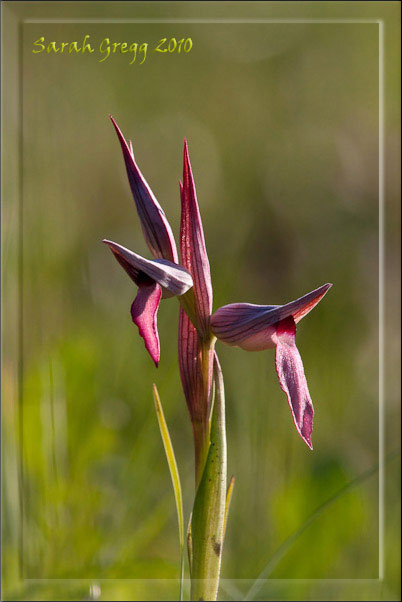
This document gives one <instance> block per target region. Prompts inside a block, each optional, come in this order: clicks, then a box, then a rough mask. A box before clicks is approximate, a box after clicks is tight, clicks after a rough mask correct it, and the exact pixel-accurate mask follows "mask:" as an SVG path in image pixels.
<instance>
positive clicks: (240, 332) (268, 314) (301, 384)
mask: <svg viewBox="0 0 402 602" xmlns="http://www.w3.org/2000/svg"><path fill="white" fill-rule="evenodd" d="M331 286H332V284H324V285H323V286H321V287H320V288H317V289H316V290H314V291H312V292H311V293H308V294H307V295H304V296H303V297H300V298H299V299H296V300H295V301H292V302H290V303H287V304H286V305H253V304H251V303H233V304H230V305H224V306H223V307H221V308H219V309H218V310H217V311H216V312H215V313H214V314H213V316H212V318H211V329H212V332H213V333H214V335H215V336H216V337H217V338H218V339H219V340H221V341H223V342H224V343H227V344H228V345H235V346H237V347H241V348H242V349H245V350H246V351H261V350H263V349H269V348H272V347H276V354H275V364H276V372H277V374H278V378H279V383H280V386H281V388H282V390H283V391H284V392H285V393H286V396H287V399H288V403H289V406H290V409H291V412H292V417H293V420H294V423H295V426H296V429H297V431H298V433H299V434H300V436H301V437H302V439H303V441H304V442H305V443H306V444H307V445H308V446H309V448H310V449H313V446H312V444H311V433H312V430H313V415H314V409H313V403H312V401H311V397H310V393H309V390H308V386H307V381H306V377H305V375H304V368H303V363H302V360H301V357H300V353H299V351H298V349H297V347H296V343H295V337H296V324H297V323H298V322H299V321H300V320H301V319H302V318H304V316H306V315H307V314H308V313H309V312H310V311H311V310H312V309H313V308H314V307H315V306H316V305H317V303H319V301H321V299H322V298H323V297H324V295H325V294H326V292H327V291H328V289H329V288H330V287H331Z"/></svg>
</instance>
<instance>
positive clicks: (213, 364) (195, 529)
mask: <svg viewBox="0 0 402 602" xmlns="http://www.w3.org/2000/svg"><path fill="white" fill-rule="evenodd" d="M111 120H112V123H113V125H114V127H115V130H116V133H117V136H118V139H119V142H120V145H121V148H122V151H123V157H124V161H125V165H126V170H127V175H128V179H129V183H130V188H131V192H132V194H133V198H134V202H135V206H136V208H137V212H138V215H139V218H140V222H141V227H142V231H143V234H144V237H145V241H146V243H147V245H148V247H149V249H150V251H151V253H152V255H153V257H154V259H152V260H150V259H145V258H144V257H141V256H140V255H137V254H136V253H133V252H132V251H130V250H129V249H127V248H125V247H123V246H121V245H119V244H117V243H115V242H112V241H111V240H106V239H105V240H104V241H103V242H104V243H105V244H107V245H108V246H109V248H110V250H111V251H112V253H113V255H114V256H115V258H116V259H117V261H118V262H119V263H120V265H121V266H122V267H123V268H124V270H125V271H126V272H127V274H128V275H129V277H130V278H131V279H132V280H133V281H134V283H135V284H136V285H137V286H138V292H137V296H136V297H135V299H134V301H133V303H132V305H131V316H132V319H133V322H134V323H135V324H136V325H137V327H138V330H139V334H140V336H141V337H142V338H143V339H144V342H145V347H146V349H147V350H148V352H149V354H150V356H151V358H152V359H153V361H154V362H155V365H156V366H158V363H159V359H160V343H159V336H158V329H157V311H158V307H159V303H160V300H161V298H163V297H171V296H177V297H178V299H179V301H180V306H181V307H180V315H179V339H178V354H179V369H180V378H181V382H182V387H183V392H184V396H185V399H186V403H187V407H188V410H189V413H190V418H191V423H192V428H193V435H194V449H195V484H196V493H195V498H194V505H193V510H192V514H191V518H190V522H189V529H188V534H187V538H188V551H189V568H190V575H191V599H192V600H216V598H217V592H218V585H219V575H220V568H221V556H222V546H223V542H224V538H225V528H226V520H227V512H228V507H229V503H230V496H231V493H232V491H233V478H232V480H231V484H230V485H229V488H228V491H227V493H226V476H227V457H226V427H225V394H224V384H223V376H222V370H221V367H220V364H219V360H218V356H217V354H216V352H215V349H214V346H215V342H216V340H217V339H219V340H221V341H223V342H224V343H227V344H228V345H235V346H238V347H241V348H243V349H245V350H247V351H260V350H264V349H268V348H270V347H275V348H276V371H277V374H278V378H279V383H280V386H281V388H282V390H283V391H284V392H285V393H286V396H287V399H288V403H289V406H290V409H291V412H292V417H293V420H294V423H295V425H296V429H297V431H298V432H299V434H300V436H301V437H302V439H303V440H304V442H305V443H306V444H307V445H308V446H309V447H310V448H311V449H312V444H311V433H312V428H313V413H314V410H313V404H312V401H311V397H310V393H309V390H308V386H307V381H306V377H305V374H304V368H303V363H302V360H301V357H300V354H299V351H298V350H297V348H296V343H295V337H296V324H297V323H298V322H299V321H300V320H301V319H302V318H303V317H304V316H306V315H307V313H309V312H310V311H311V310H312V309H313V307H315V306H316V305H317V303H318V302H319V301H320V300H321V299H322V298H323V296H324V295H325V294H326V292H327V291H328V289H329V288H330V287H331V286H332V285H331V284H325V285H323V286H321V287H320V288H318V289H316V290H314V291H312V292H310V293H308V294H307V295H304V296H303V297H300V298H299V299H297V300H295V301H292V302H291V303H287V304H286V305H253V304H249V303H235V304H231V305H225V306H223V307H221V308H220V309H218V310H217V311H216V312H215V313H214V314H212V296H213V295H212V283H211V273H210V266H209V260H208V255H207V251H206V246H205V238H204V232H203V227H202V221H201V216H200V211H199V208H198V202H197V195H196V190H195V184H194V178H193V173H192V169H191V164H190V158H189V153H188V147H187V142H186V141H185V142H184V157H183V183H181V182H180V197H181V221H180V260H181V264H182V265H179V260H178V254H177V249H176V243H175V240H174V237H173V234H172V229H171V227H170V225H169V222H168V221H167V218H166V216H165V213H164V212H163V210H162V208H161V206H160V205H159V203H158V201H157V200H156V198H155V196H154V194H153V192H152V191H151V189H150V187H149V185H148V184H147V182H146V180H145V178H144V176H143V175H142V173H141V171H140V169H139V168H138V165H137V163H136V161H135V159H134V152H133V146H132V143H131V141H129V143H127V141H126V140H125V138H124V136H123V134H122V132H121V131H120V129H119V127H118V126H117V124H116V122H115V121H114V119H113V118H111ZM212 383H214V388H213V387H212ZM155 391H156V387H155V385H154V393H155ZM213 391H214V392H215V401H214V402H213V400H212V398H213V395H212V394H211V393H212V392H213ZM155 403H156V407H157V414H158V420H159V422H160V428H161V433H162V439H163V441H164V446H165V451H166V456H167V459H168V462H169V468H170V471H171V476H172V481H173V483H174V490H175V497H176V503H177V509H178V517H179V532H180V541H181V544H180V545H181V551H182V550H183V545H184V543H183V542H184V539H183V533H184V522H183V511H182V505H181V503H180V502H179V500H181V488H180V481H179V477H178V472H177V465H176V461H175V458H174V453H173V448H172V445H171V441H170V437H169V434H168V431H167V426H166V423H165V422H164V418H163V412H162V410H161V404H160V400H159V398H158V395H157V394H156V396H155ZM182 558H183V556H182ZM181 567H183V561H182V562H181ZM181 574H182V576H183V571H182V569H181Z"/></svg>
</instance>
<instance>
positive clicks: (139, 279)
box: [103, 239, 193, 366]
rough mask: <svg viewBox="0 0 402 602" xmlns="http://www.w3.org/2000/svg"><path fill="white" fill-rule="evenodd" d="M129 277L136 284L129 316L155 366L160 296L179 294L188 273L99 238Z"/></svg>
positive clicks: (186, 287) (187, 285)
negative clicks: (134, 296)
mask: <svg viewBox="0 0 402 602" xmlns="http://www.w3.org/2000/svg"><path fill="white" fill-rule="evenodd" d="M103 242H104V243H105V244H107V245H108V246H109V248H110V250H111V251H112V252H113V255H114V256H115V258H116V259H117V261H118V262H119V263H120V265H121V266H122V267H123V268H124V270H125V271H126V272H127V274H128V275H129V276H130V278H131V279H132V280H133V281H134V282H135V284H136V285H137V286H138V293H137V296H136V298H135V299H134V301H133V303H132V305H131V317H132V319H133V322H134V324H136V326H138V330H139V333H140V336H141V337H142V338H143V339H144V343H145V347H146V349H147V351H148V352H149V354H150V356H151V358H152V359H153V361H154V363H155V365H156V366H158V364H159V359H160V343H159V335H158V328H157V312H158V308H159V303H160V300H161V298H162V297H163V298H167V297H172V296H180V295H183V294H184V293H186V292H187V291H188V290H189V289H190V288H191V287H192V286H193V279H192V277H191V274H189V272H188V271H187V270H186V269H185V268H183V267H182V266H180V265H177V264H175V263H173V262H171V261H168V260H166V259H155V260H149V259H145V258H144V257H141V256H140V255H137V254H136V253H133V252H132V251H129V250H128V249H126V248H125V247H122V246H121V245H119V244H117V243H115V242H112V241H111V240H106V239H105V240H103Z"/></svg>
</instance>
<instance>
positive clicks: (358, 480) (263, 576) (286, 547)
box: [243, 465, 378, 600]
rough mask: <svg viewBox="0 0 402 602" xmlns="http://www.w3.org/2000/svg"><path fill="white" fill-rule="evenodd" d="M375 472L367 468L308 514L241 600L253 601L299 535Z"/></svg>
mask: <svg viewBox="0 0 402 602" xmlns="http://www.w3.org/2000/svg"><path fill="white" fill-rule="evenodd" d="M377 471H378V465H376V466H373V467H372V468H369V469H368V470H366V471H365V472H363V473H362V474H360V475H359V476H358V477H356V478H355V479H353V480H352V481H349V483H346V485H344V486H343V487H341V489H339V491H337V493H335V494H334V495H333V496H331V497H330V498H329V499H328V500H326V501H325V502H324V503H323V504H321V505H320V506H319V507H318V508H317V509H316V510H315V511H314V512H313V513H312V514H310V516H309V517H308V519H307V520H306V521H305V523H304V524H303V525H302V526H301V527H300V528H299V529H298V530H297V531H295V532H294V533H292V534H291V535H289V537H287V538H286V539H285V541H284V542H283V543H282V544H281V545H280V546H279V548H278V549H277V550H276V552H275V553H274V554H273V556H271V558H270V560H269V561H268V562H267V564H266V565H265V567H264V568H263V569H262V571H261V572H260V574H259V575H258V577H257V579H256V580H255V581H254V583H253V585H252V586H251V587H250V589H249V590H248V591H247V593H246V595H245V596H244V598H243V600H253V599H254V598H255V596H256V595H257V594H258V592H259V591H260V589H261V588H262V586H263V584H264V580H265V579H267V578H268V577H269V575H270V574H271V573H272V571H273V570H274V569H275V568H276V566H277V564H278V563H279V561H280V560H281V559H282V558H283V556H284V555H285V554H286V552H287V551H288V550H289V548H290V547H291V545H292V544H293V543H294V542H295V541H296V540H297V539H298V538H299V537H300V535H301V534H302V533H304V531H305V530H306V529H308V527H309V526H310V525H311V523H313V522H314V521H315V520H316V519H317V518H318V517H319V516H321V514H322V513H323V512H324V511H325V510H326V509H327V508H328V507H329V506H331V505H332V504H333V503H334V502H336V500H338V499H339V498H340V497H341V496H342V495H343V494H344V493H346V492H347V491H349V490H350V489H352V488H353V487H357V485H360V484H361V483H363V482H364V481H366V480H367V479H368V478H370V477H371V476H373V475H374V474H376V472H377Z"/></svg>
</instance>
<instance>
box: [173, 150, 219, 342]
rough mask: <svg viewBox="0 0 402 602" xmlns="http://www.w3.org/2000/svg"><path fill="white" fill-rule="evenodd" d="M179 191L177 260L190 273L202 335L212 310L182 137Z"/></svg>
mask: <svg viewBox="0 0 402 602" xmlns="http://www.w3.org/2000/svg"><path fill="white" fill-rule="evenodd" d="M180 193H181V223H180V255H181V263H182V264H183V265H184V267H185V268H187V269H188V271H189V272H190V274H191V275H192V277H193V281H194V297H195V309H196V314H197V318H198V324H197V327H198V328H199V330H200V333H201V334H202V335H206V334H207V333H208V331H209V319H210V315H211V311H212V284H211V273H210V268H209V261H208V255H207V251H206V247H205V239H204V232H203V228H202V222H201V215H200V211H199V208H198V203H197V194H196V191H195V186H194V178H193V174H192V171H191V164H190V158H189V155H188V148H187V142H186V141H185V142H184V163H183V185H180Z"/></svg>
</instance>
